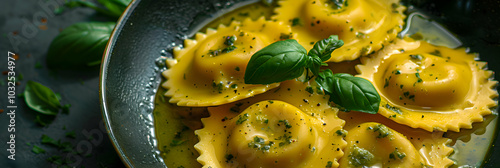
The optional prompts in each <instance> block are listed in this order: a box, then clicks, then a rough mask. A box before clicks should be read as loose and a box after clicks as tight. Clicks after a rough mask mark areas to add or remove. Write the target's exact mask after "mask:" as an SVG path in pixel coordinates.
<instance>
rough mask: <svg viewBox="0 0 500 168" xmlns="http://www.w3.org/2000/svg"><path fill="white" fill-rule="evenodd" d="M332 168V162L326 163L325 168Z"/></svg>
mask: <svg viewBox="0 0 500 168" xmlns="http://www.w3.org/2000/svg"><path fill="white" fill-rule="evenodd" d="M332 167H333V162H332V161H328V162H326V166H325V168H332Z"/></svg>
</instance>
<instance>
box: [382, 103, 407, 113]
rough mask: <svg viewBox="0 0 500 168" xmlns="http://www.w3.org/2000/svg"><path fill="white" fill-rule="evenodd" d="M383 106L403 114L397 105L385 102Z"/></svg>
mask: <svg viewBox="0 0 500 168" xmlns="http://www.w3.org/2000/svg"><path fill="white" fill-rule="evenodd" d="M385 108H386V109H389V110H391V111H394V112H396V113H398V114H403V113H401V109H399V108H398V107H394V106H391V105H389V104H385Z"/></svg>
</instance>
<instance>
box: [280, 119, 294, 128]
mask: <svg viewBox="0 0 500 168" xmlns="http://www.w3.org/2000/svg"><path fill="white" fill-rule="evenodd" d="M278 123H283V124H284V125H285V128H292V125H290V123H289V122H288V120H279V121H278Z"/></svg>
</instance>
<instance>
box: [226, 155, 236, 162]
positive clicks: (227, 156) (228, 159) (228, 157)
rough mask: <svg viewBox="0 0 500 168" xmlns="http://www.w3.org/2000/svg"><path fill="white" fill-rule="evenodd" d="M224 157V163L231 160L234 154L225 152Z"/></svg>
mask: <svg viewBox="0 0 500 168" xmlns="http://www.w3.org/2000/svg"><path fill="white" fill-rule="evenodd" d="M224 158H226V163H228V162H229V161H231V159H233V158H234V156H233V155H232V154H226V156H225V157H224Z"/></svg>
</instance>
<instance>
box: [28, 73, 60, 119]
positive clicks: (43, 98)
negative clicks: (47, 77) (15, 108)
mask: <svg viewBox="0 0 500 168" xmlns="http://www.w3.org/2000/svg"><path fill="white" fill-rule="evenodd" d="M24 100H25V101H26V104H27V105H28V107H29V108H31V109H33V110H35V111H37V112H39V113H42V114H45V115H56V114H57V113H58V112H59V109H60V108H62V106H61V103H60V102H59V99H58V98H57V95H56V94H55V93H54V92H53V91H52V90H50V89H49V88H48V87H46V86H43V85H42V84H40V83H37V82H33V81H28V82H27V83H26V88H25V89H24Z"/></svg>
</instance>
